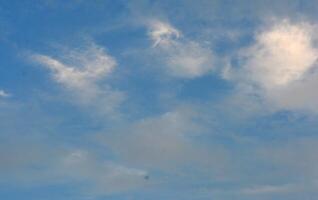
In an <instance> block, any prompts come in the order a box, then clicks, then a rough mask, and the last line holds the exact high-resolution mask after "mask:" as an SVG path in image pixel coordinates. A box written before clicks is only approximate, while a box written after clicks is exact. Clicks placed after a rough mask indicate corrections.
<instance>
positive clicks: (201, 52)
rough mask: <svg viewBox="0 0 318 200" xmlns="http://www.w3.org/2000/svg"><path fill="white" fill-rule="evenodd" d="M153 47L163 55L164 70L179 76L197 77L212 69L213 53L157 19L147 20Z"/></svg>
mask: <svg viewBox="0 0 318 200" xmlns="http://www.w3.org/2000/svg"><path fill="white" fill-rule="evenodd" d="M149 37H150V39H151V40H152V41H153V47H154V48H155V49H157V50H158V51H159V52H160V54H161V55H160V56H163V58H164V60H165V65H166V71H167V73H169V74H170V75H172V76H175V77H180V78H190V79H191V78H197V77H200V76H203V75H206V74H207V73H209V72H210V71H211V70H213V68H214V66H213V62H214V60H213V57H214V56H213V53H212V51H211V50H210V49H208V48H204V47H202V46H201V45H200V44H199V43H197V42H194V41H191V40H188V39H186V38H184V37H182V34H181V32H180V31H179V30H177V29H176V28H174V27H173V26H172V25H170V24H168V23H164V22H161V21H158V20H154V21H150V22H149Z"/></svg>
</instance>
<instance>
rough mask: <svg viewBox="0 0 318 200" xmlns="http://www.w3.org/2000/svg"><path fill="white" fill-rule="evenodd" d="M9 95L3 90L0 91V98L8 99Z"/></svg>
mask: <svg viewBox="0 0 318 200" xmlns="http://www.w3.org/2000/svg"><path fill="white" fill-rule="evenodd" d="M10 96H11V95H10V94H9V93H7V92H6V91H4V90H0V97H4V98H6V97H10Z"/></svg>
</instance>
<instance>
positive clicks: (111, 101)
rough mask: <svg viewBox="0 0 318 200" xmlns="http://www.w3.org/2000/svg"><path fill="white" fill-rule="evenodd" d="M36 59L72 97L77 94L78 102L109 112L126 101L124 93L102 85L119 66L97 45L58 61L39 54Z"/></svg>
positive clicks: (33, 57) (69, 52)
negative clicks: (104, 79) (101, 82)
mask: <svg viewBox="0 0 318 200" xmlns="http://www.w3.org/2000/svg"><path fill="white" fill-rule="evenodd" d="M32 59H33V60H34V61H36V62H38V63H40V64H41V65H43V66H45V67H47V68H48V69H50V71H51V72H52V75H53V78H54V80H55V81H56V82H57V83H59V84H61V85H62V86H63V87H65V88H66V89H67V90H68V91H69V92H70V93H69V94H71V95H75V98H76V101H75V102H80V103H84V104H85V105H94V106H97V107H99V108H98V110H100V111H101V110H102V112H105V113H109V112H112V111H113V110H114V108H115V107H117V106H118V105H119V104H120V103H121V102H122V101H123V99H124V94H123V92H120V91H115V90H112V88H111V87H110V86H109V85H107V84H103V85H102V86H101V85H100V84H99V82H100V81H102V80H103V78H106V77H107V76H109V75H110V74H111V73H112V71H113V70H114V69H115V67H116V65H117V64H116V60H115V59H114V58H113V57H111V56H110V55H108V54H107V53H106V52H105V50H104V49H103V48H102V47H100V46H98V45H96V44H90V45H89V46H86V47H84V48H82V49H73V50H68V51H66V52H65V53H64V54H63V55H62V53H61V54H60V55H58V56H57V58H53V57H52V56H48V55H42V54H35V55H33V56H32Z"/></svg>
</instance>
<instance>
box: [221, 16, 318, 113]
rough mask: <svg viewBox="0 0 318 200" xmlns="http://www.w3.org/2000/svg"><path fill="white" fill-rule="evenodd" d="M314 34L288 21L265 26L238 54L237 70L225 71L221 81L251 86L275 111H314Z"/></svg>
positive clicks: (317, 55)
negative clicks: (223, 79) (250, 43)
mask: <svg viewBox="0 0 318 200" xmlns="http://www.w3.org/2000/svg"><path fill="white" fill-rule="evenodd" d="M315 30H316V27H315V26H314V25H312V24H309V23H306V22H294V23H292V22H290V21H289V20H281V21H275V22H274V23H273V24H271V25H269V26H265V27H264V28H263V29H262V30H261V31H259V32H257V34H256V36H255V38H256V40H255V43H254V44H253V45H252V46H251V47H249V48H247V49H243V50H242V51H241V53H240V54H239V60H240V61H241V66H240V67H241V68H238V69H237V70H235V68H226V69H225V71H224V72H225V73H224V77H225V78H228V79H232V80H235V81H237V83H239V84H243V85H244V84H245V85H248V87H250V86H251V87H252V88H253V89H254V93H255V94H256V95H259V96H261V97H262V98H263V99H264V100H265V101H267V103H268V104H271V105H272V106H273V107H274V108H275V109H289V110H313V111H314V112H316V111H318V109H317V105H318V104H317V103H316V102H317V97H318V96H317V95H316V93H315V87H316V86H317V85H318V82H317V81H316V80H317V77H318V74H317V70H316V69H317V65H316V61H317V58H318V49H317V47H316V46H315V42H316V39H317V38H316V37H315V35H314V33H315Z"/></svg>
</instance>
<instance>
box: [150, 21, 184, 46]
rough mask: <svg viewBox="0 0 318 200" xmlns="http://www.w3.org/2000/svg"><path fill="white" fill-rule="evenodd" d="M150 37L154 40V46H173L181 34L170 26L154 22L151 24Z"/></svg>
mask: <svg viewBox="0 0 318 200" xmlns="http://www.w3.org/2000/svg"><path fill="white" fill-rule="evenodd" d="M149 36H150V37H151V39H152V40H153V42H154V44H153V46H154V47H156V46H158V45H171V43H172V42H173V40H174V39H178V38H179V37H180V32H179V31H178V30H177V29H175V28H174V27H172V26H171V25H170V24H167V23H163V22H161V21H158V20H154V21H152V22H151V23H150V31H149Z"/></svg>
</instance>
